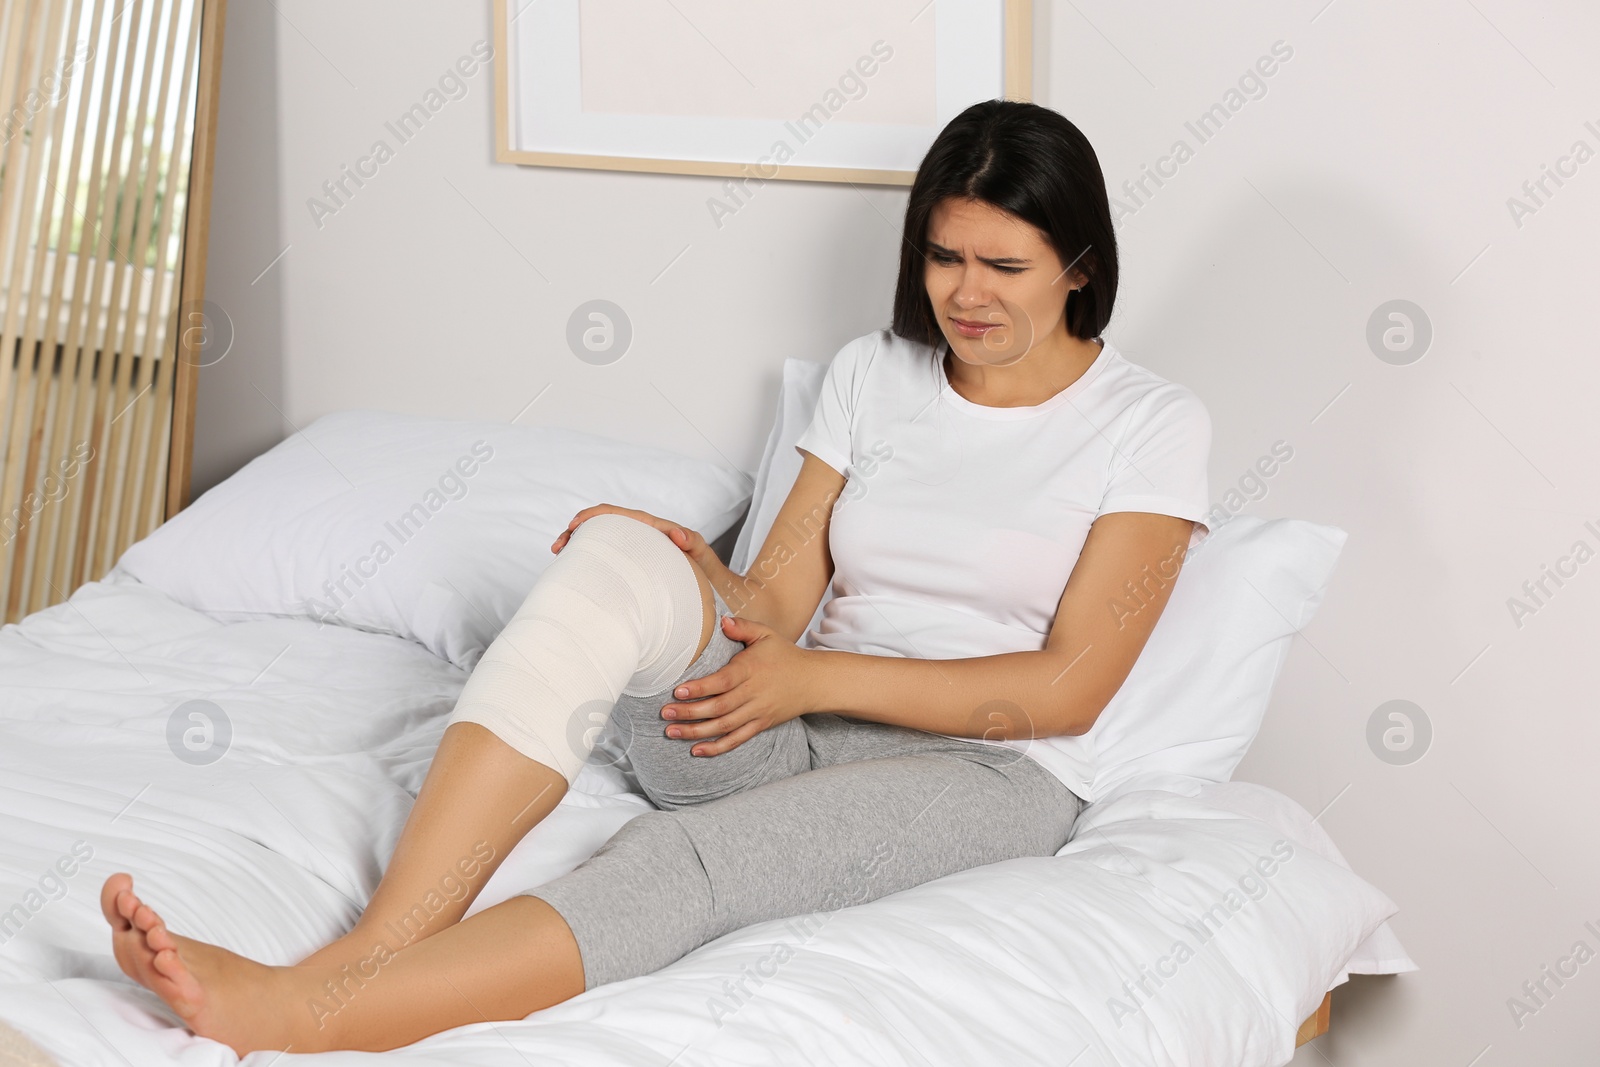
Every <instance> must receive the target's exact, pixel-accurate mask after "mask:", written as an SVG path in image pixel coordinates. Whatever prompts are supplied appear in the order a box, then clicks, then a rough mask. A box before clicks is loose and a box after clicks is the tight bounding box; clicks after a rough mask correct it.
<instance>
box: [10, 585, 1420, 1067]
mask: <svg viewBox="0 0 1600 1067" xmlns="http://www.w3.org/2000/svg"><path fill="white" fill-rule="evenodd" d="M465 677H466V675H465V672H463V671H462V670H460V669H458V668H456V667H454V666H451V665H450V664H448V663H446V662H445V661H443V660H441V659H438V658H435V657H434V656H433V655H432V654H430V653H429V652H427V651H425V650H424V649H423V648H422V647H421V646H420V645H418V644H415V643H412V642H410V641H407V640H404V639H401V638H397V637H390V636H384V635H379V634H372V633H366V632H361V631H356V630H351V629H346V628H341V627H337V626H323V627H319V626H318V625H317V624H316V623H314V622H310V621H304V620H293V619H284V620H273V621H257V622H235V623H219V622H217V621H214V620H213V619H211V618H210V617H208V616H206V615H203V614H200V613H198V612H195V611H191V610H189V609H188V608H185V607H181V606H179V605H177V604H176V603H174V602H173V601H171V600H170V599H168V598H167V597H166V596H165V595H163V594H162V593H159V592H157V591H156V590H154V589H152V588H149V587H146V586H143V585H141V584H139V583H138V582H137V581H134V580H133V579H131V578H128V577H125V576H123V575H121V574H120V573H114V574H113V575H112V577H111V578H109V579H107V580H106V581H103V582H93V583H90V584H88V585H86V586H84V587H83V588H82V589H80V590H79V591H78V592H77V593H76V594H74V596H73V597H72V599H71V601H70V602H69V603H67V604H62V605H58V606H56V607H53V608H50V609H47V610H45V611H42V612H39V613H37V614H35V615H33V616H30V617H29V618H27V619H25V620H24V621H23V622H22V623H21V624H19V625H16V626H7V627H5V628H4V629H3V630H0V820H3V826H4V829H3V831H0V1022H4V1023H9V1024H10V1025H11V1026H12V1027H14V1028H16V1030H18V1031H20V1032H22V1033H23V1034H24V1035H26V1036H27V1037H29V1038H31V1039H32V1040H33V1041H34V1042H35V1043H36V1044H38V1045H39V1046H41V1047H42V1048H43V1049H45V1050H47V1051H48V1052H49V1053H50V1054H51V1055H53V1056H54V1057H55V1058H56V1059H57V1060H58V1061H59V1062H60V1063H61V1064H74V1065H76V1064H108V1065H111V1064H115V1065H133V1067H144V1065H146V1064H171V1063H183V1064H191V1065H196V1067H202V1065H212V1064H225V1063H231V1062H232V1061H234V1060H235V1058H236V1057H234V1055H233V1053H232V1052H230V1051H229V1050H228V1049H227V1048H226V1047H224V1046H222V1045H219V1044H216V1043H214V1042H211V1041H207V1040H204V1039H200V1038H196V1037H194V1036H192V1035H190V1034H189V1033H188V1032H187V1031H186V1030H184V1029H182V1028H181V1026H179V1025H177V1020H176V1018H175V1017H174V1016H172V1015H170V1014H169V1013H168V1012H167V1011H166V1009H165V1008H164V1006H163V1005H162V1004H161V1002H160V1001H159V1000H158V999H157V998H156V997H154V996H153V995H151V994H149V993H147V992H146V991H144V990H143V989H140V988H139V987H138V986H136V985H134V984H133V983H131V982H130V981H128V980H127V979H125V978H124V977H123V975H122V974H121V972H120V971H119V970H118V969H117V966H116V964H115V962H114V961H113V959H112V957H111V953H110V939H109V936H108V932H107V927H106V925H105V923H104V921H103V920H102V918H101V917H100V913H99V906H98V892H99V888H100V884H101V882H102V881H103V880H104V879H105V878H106V876H107V875H109V874H110V873H112V872H113V871H117V870H126V871H130V872H132V873H133V874H134V876H135V878H136V879H137V883H138V886H139V889H140V892H141V894H142V895H144V896H145V897H146V899H148V900H149V901H150V902H152V903H153V904H154V905H155V906H156V907H157V908H158V909H159V910H160V911H161V912H162V914H163V916H164V917H165V918H166V920H167V922H168V924H169V925H170V926H171V927H172V928H173V929H174V930H176V931H178V932H179V933H183V934H187V935H189V936H192V937H198V938H202V939H205V940H208V941H214V942H217V943H219V944H222V945H224V946H226V947H228V948H230V949H232V950H234V951H236V952H240V953H243V954H244V955H246V956H250V957H252V958H255V959H259V960H263V961H266V962H271V963H289V962H293V961H295V960H297V959H299V958H301V957H302V956H304V955H305V954H307V953H309V952H310V951H311V950H312V949H314V948H316V947H317V946H319V945H321V944H323V943H325V942H326V941H327V940H329V939H331V938H333V937H334V936H336V935H337V934H339V933H340V932H342V931H343V930H344V929H346V928H347V927H348V926H349V925H350V924H351V923H352V922H353V921H354V920H355V918H356V916H357V914H358V913H359V911H360V907H361V904H362V902H364V901H365V900H366V899H367V897H368V896H369V895H370V894H371V892H372V890H373V888H374V887H375V886H376V885H377V882H378V878H379V875H380V873H381V871H382V869H383V864H384V862H385V860H386V859H387V857H388V855H389V853H390V851H391V850H392V848H393V846H394V843H395V840H396V838H397V836H398V834H399V831H400V828H401V826H402V824H403V822H404V819H405V816H406V813H407V811H408V810H409V807H410V804H411V799H412V795H413V794H414V793H415V791H416V789H417V788H418V787H419V786H420V784H421V782H422V778H423V775H424V773H425V772H426V769H427V765H428V761H429V759H430V758H431V756H432V753H433V750H434V748H435V746H436V745H437V743H438V739H439V734H440V732H441V731H442V729H443V725H444V718H445V716H446V714H447V713H448V711H449V710H450V708H451V707H452V706H453V703H454V699H455V695H456V693H457V692H458V691H459V689H460V687H461V685H462V683H463V681H464V680H465ZM192 701H207V702H209V704H201V705H193V704H190V702H192ZM185 705H189V706H188V707H187V708H184V706H185ZM210 706H215V707H216V708H220V709H221V710H222V713H223V714H224V715H225V716H226V718H227V725H226V728H223V727H222V723H221V721H220V717H219V716H216V715H215V714H211V715H210V718H211V719H213V720H214V721H213V723H212V727H211V731H212V732H211V733H210V735H209V737H208V736H207V735H206V734H205V732H204V730H203V729H202V726H201V725H197V724H200V723H201V720H195V719H191V718H189V717H188V714H187V713H188V711H191V710H195V709H196V708H199V709H201V710H205V709H207V708H209V707H210ZM180 708H184V710H183V711H181V712H180V713H179V715H178V717H177V720H176V724H175V725H174V723H173V720H174V712H175V711H178V709H180ZM196 730H199V731H200V732H199V733H195V732H194V731H196ZM225 735H226V736H225ZM207 744H209V745H211V746H213V747H212V748H211V749H209V750H208V749H206V747H205V746H206V745H207ZM224 744H225V747H226V752H225V754H224V755H222V757H221V758H220V759H217V760H215V761H214V762H211V763H208V764H207V763H201V762H197V761H198V760H200V759H203V758H204V757H205V755H206V754H207V753H208V752H215V751H220V750H221V748H222V747H223V746H224ZM180 754H182V755H183V756H184V757H185V758H180ZM1165 784H1166V785H1168V786H1170V787H1171V788H1169V789H1163V790H1156V789H1150V788H1145V789H1141V790H1139V791H1132V792H1128V791H1125V792H1122V793H1120V794H1119V795H1117V796H1114V797H1111V798H1108V799H1106V800H1103V801H1101V802H1100V803H1097V804H1095V805H1094V806H1092V807H1091V808H1090V809H1089V810H1088V811H1087V812H1085V814H1084V815H1083V817H1082V819H1081V820H1080V823H1079V827H1078V830H1077V832H1076V834H1075V836H1074V838H1073V840H1072V842H1071V843H1069V844H1068V845H1067V846H1066V848H1064V849H1063V850H1062V852H1061V854H1060V855H1058V856H1056V857H1053V858H1047V859H1025V860H1016V861H1011V862H1007V863H1001V864H995V865H993V866H989V867H984V868H979V869H976V870H972V871H967V872H964V873H962V874H958V875H954V876H951V877H948V878H943V879H939V880H937V881H935V882H931V883H928V884H926V885H923V886H919V887H917V888H915V889H912V890H908V891H906V892H903V893H898V894H895V895H893V896H890V897H886V898H883V899H881V900H878V901H875V902H873V903H870V904H866V905H862V906H859V907H854V908H848V909H845V910H843V911H839V912H832V913H821V914H817V915H812V916H806V917H802V918H800V919H792V920H783V921H775V922H770V923H763V924H759V925H757V926H752V927H749V928H747V929H744V930H741V931H737V932H735V933H734V934H731V935H729V936H727V937H724V938H722V939H720V940H718V941H715V942H713V943H711V944H709V945H706V946H704V947H702V948H701V949H699V950H697V951H696V952H693V953H691V954H690V955H689V956H687V957H685V958H684V959H682V960H680V961H678V962H677V963H675V964H673V965H671V966H669V967H667V968H665V969H664V970H662V971H660V972H658V973H656V974H653V975H649V976H646V977H643V978H639V979H634V980H632V981H627V982H621V983H618V984H615V985H611V986H606V987H602V988H600V989H596V990H594V991H592V992H590V993H588V994H585V995H583V996H580V997H577V998H575V999H574V1000H571V1001H568V1002H567V1003H565V1004H561V1005H558V1006H556V1007H554V1008H551V1009H548V1010H546V1011H543V1012H539V1013H537V1014H535V1015H534V1016H531V1017H530V1018H528V1019H525V1020H522V1021H520V1022H514V1023H496V1024H482V1025H474V1026H466V1027H462V1028H460V1029H457V1030H452V1031H449V1032H447V1033H444V1034H439V1035H436V1036H434V1037H432V1038H429V1039H427V1040H424V1041H421V1042H418V1043H417V1044H415V1045H412V1046H409V1047H407V1048H405V1049H401V1050H397V1051H395V1052H392V1053H385V1054H384V1055H385V1056H387V1057H388V1058H390V1059H392V1060H394V1061H395V1062H397V1063H399V1062H407V1063H416V1064H440V1065H443V1064H486V1065H495V1067H520V1065H524V1064H541V1065H542V1064H567V1063H570V1064H586V1065H587V1064H616V1065H630V1067H632V1065H638V1067H644V1065H650V1067H665V1065H667V1064H669V1063H671V1064H678V1065H684V1067H688V1065H693V1064H758V1063H759V1064H766V1063H773V1062H780V1063H827V1064H838V1065H845V1064H871V1065H881V1064H902V1063H904V1064H952V1065H954V1064H961V1065H967V1064H982V1063H1000V1062H1006V1063H1052V1064H1059V1065H1066V1064H1072V1065H1074V1067H1092V1065H1097V1064H1141V1065H1142V1064H1207V1065H1218V1064H1228V1065H1235V1064H1237V1065H1240V1067H1252V1065H1258V1064H1261V1065H1269V1064H1283V1063H1286V1062H1288V1061H1289V1059H1290V1058H1291V1057H1292V1055H1293V1051H1294V1034H1295V1030H1296V1028H1297V1026H1298V1024H1299V1023H1300V1021H1301V1019H1302V1018H1304V1017H1305V1016H1306V1015H1308V1014H1310V1013H1311V1011H1312V1010H1313V1009H1314V1008H1315V1007H1316V1005H1317V1004H1318V1003H1319V1002H1320V1001H1321V999H1322V996H1323V993H1324V992H1325V991H1326V990H1327V989H1328V988H1330V987H1331V986H1332V985H1335V984H1338V983H1339V982H1341V981H1343V980H1344V978H1345V977H1346V974H1347V973H1348V972H1352V971H1367V972H1387V971H1399V970H1410V969H1412V967H1413V964H1412V963H1411V961H1410V960H1408V959H1407V958H1406V956H1405V953H1404V951H1403V950H1402V949H1401V947H1400V945H1399V943H1398V942H1397V941H1396V940H1395V938H1394V937H1393V935H1392V934H1391V933H1390V932H1389V929H1388V927H1387V925H1385V924H1384V920H1385V919H1386V918H1387V917H1388V916H1389V915H1391V914H1393V912H1394V911H1395V907H1394V905H1393V904H1392V903H1391V902H1390V901H1389V900H1388V899H1387V898H1385V897H1384V896H1383V895H1382V894H1381V893H1379V892H1378V891H1377V890H1376V889H1374V888H1373V887H1372V886H1370V885H1368V884H1367V883H1366V882H1364V881H1362V880H1361V879H1360V878H1358V877H1357V876H1356V875H1354V874H1353V873H1351V872H1350V870H1349V869H1348V867H1347V866H1346V865H1345V863H1344V861H1343V859H1342V858H1340V857H1339V855H1338V852H1337V850H1335V849H1334V848H1333V845H1332V843H1331V842H1330V841H1329V840H1328V839H1327V837H1326V835H1325V834H1323V833H1322V831H1321V829H1320V828H1319V827H1317V826H1316V825H1315V824H1314V823H1312V821H1311V820H1310V818H1309V817H1308V816H1307V815H1306V813H1305V812H1304V811H1303V810H1302V809H1301V808H1300V807H1299V806H1298V805H1296V804H1294V803H1293V802H1292V801H1290V800H1288V799H1287V798H1286V797H1283V796H1282V795H1281V794H1278V793H1275V792H1273V791H1271V790H1268V789H1264V788H1261V787H1259V786H1251V785H1245V784H1239V783H1234V784H1227V785H1207V786H1203V787H1202V786H1200V785H1199V784H1198V783H1195V784H1189V785H1185V784H1184V783H1182V782H1177V781H1173V782H1168V783H1165ZM577 785H578V788H577V789H575V790H574V791H573V792H571V793H569V794H568V796H567V798H566V799H565V800H564V801H563V803H562V804H561V806H560V807H559V808H558V809H557V811H556V812H555V813H554V814H553V815H552V816H551V817H550V818H549V819H547V820H546V821H545V823H544V824H542V825H541V826H540V827H539V828H538V829H537V830H536V831H535V832H534V833H533V834H531V835H530V836H529V837H528V838H527V839H526V840H525V841H524V842H523V843H522V845H520V846H519V847H518V849H517V850H516V851H515V852H514V853H513V854H512V856H511V857H510V858H509V859H508V861H507V862H506V864H505V866H504V867H503V868H502V869H501V870H500V871H499V872H498V873H497V874H496V876H495V878H494V880H493V881H492V882H491V883H490V885H489V887H488V889H487V890H486V891H485V894H484V897H483V898H482V899H481V900H480V901H479V902H478V904H477V907H480V908H481V907H483V906H487V905H488V904H491V903H493V902H494V901H497V900H500V899H504V898H505V897H507V896H510V895H512V894H514V893H516V892H518V891H519V890H520V889H522V888H526V887H528V886H532V885H536V884H538V883H540V882H542V881H545V880H547V879H549V878H551V877H553V876H555V875H556V874H559V873H561V872H562V871H565V870H567V869H570V868H571V867H572V866H574V865H576V864H577V863H578V862H580V861H581V860H582V859H583V857H584V856H586V855H588V854H589V853H590V852H592V851H593V850H594V848H596V847H597V846H598V845H599V844H600V843H601V842H602V841H604V840H605V838H606V837H608V836H609V835H610V834H611V833H612V832H613V831H614V830H615V829H616V828H617V827H618V826H620V825H621V824H622V823H623V822H625V821H626V820H627V819H629V818H631V817H632V816H633V815H635V814H637V813H639V812H640V811H643V810H645V809H646V803H645V802H644V801H643V800H642V799H641V798H639V797H638V796H635V795H633V794H629V793H627V792H625V791H623V786H624V782H623V779H621V778H620V776H615V775H613V776H610V777H608V776H607V774H605V773H602V772H601V771H600V770H599V769H598V768H596V767H594V766H591V767H589V768H586V769H585V771H584V776H583V777H582V778H580V779H579V781H578V783H577ZM1186 793H1187V794H1191V795H1185V794H1186ZM68 872H70V873H68ZM369 1055H370V1054H359V1053H331V1054H325V1055H323V1056H322V1057H321V1061H322V1062H325V1063H327V1064H338V1063H346V1062H348V1063H350V1064H355V1063H358V1062H362V1063H365V1062H368V1058H367V1057H368V1056H369ZM299 1058H301V1057H298V1056H295V1055H294V1054H292V1053H291V1054H289V1055H282V1056H280V1055H278V1054H260V1053H258V1054H256V1055H254V1056H251V1057H247V1062H248V1063H250V1064H254V1065H260V1067H265V1065H266V1064H268V1063H276V1064H281V1065H284V1067H287V1065H288V1064H289V1063H291V1061H294V1060H297V1059H299Z"/></svg>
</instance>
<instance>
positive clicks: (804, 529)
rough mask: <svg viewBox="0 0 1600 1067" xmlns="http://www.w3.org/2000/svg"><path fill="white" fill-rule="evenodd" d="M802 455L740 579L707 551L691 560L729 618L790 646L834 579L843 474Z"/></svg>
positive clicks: (809, 456) (815, 610) (803, 453)
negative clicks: (832, 526)
mask: <svg viewBox="0 0 1600 1067" xmlns="http://www.w3.org/2000/svg"><path fill="white" fill-rule="evenodd" d="M802 455H803V456H804V462H803V463H802V464H801V467H800V473H799V475H797V476H796V478H795V480H794V485H793V486H792V487H791V488H790V489H789V495H788V496H787V497H785V498H784V501H783V507H781V508H779V509H778V516H777V518H775V519H774V520H773V522H772V529H771V530H770V531H769V532H768V533H767V539H766V541H765V542H764V543H763V544H762V546H761V551H760V552H759V553H758V554H757V555H756V557H755V558H754V559H753V560H751V562H750V567H749V570H748V571H747V572H746V573H745V574H742V575H741V574H735V573H734V572H733V571H732V570H731V569H729V568H728V567H727V565H725V564H724V563H723V562H722V561H721V560H720V559H718V558H717V556H716V553H714V552H711V551H709V550H708V551H706V552H704V553H701V554H698V555H696V556H695V557H694V561H695V562H696V563H698V564H699V565H700V569H701V570H703V571H705V573H706V577H707V578H709V579H711V585H712V587H713V588H715V589H716V591H717V592H718V593H720V594H722V599H723V600H725V601H727V603H728V607H729V609H730V610H731V611H732V613H733V614H735V615H737V616H739V617H740V618H744V619H751V620H753V621H755V622H759V623H763V624H765V625H767V626H770V627H772V629H774V630H775V631H777V632H778V633H780V634H782V635H783V636H784V637H786V638H788V639H789V640H790V641H798V640H799V639H800V635H801V634H802V633H804V632H805V628H806V623H808V622H810V621H811V616H813V615H815V614H816V613H817V605H818V604H820V603H821V602H822V594H823V593H824V592H825V591H826V590H827V588H828V580H829V579H830V578H832V577H833V556H832V555H831V554H830V553H829V551H828V524H829V522H830V521H831V520H832V518H833V503H834V501H835V500H837V499H838V497H839V494H840V492H842V491H843V489H844V483H845V478H844V475H842V474H840V473H839V472H838V471H836V470H834V469H833V468H832V467H830V466H828V465H827V464H826V463H824V462H822V460H820V459H818V458H817V457H816V456H813V455H812V454H811V453H810V452H802ZM747 521H748V520H747Z"/></svg>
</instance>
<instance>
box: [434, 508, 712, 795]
mask: <svg viewBox="0 0 1600 1067" xmlns="http://www.w3.org/2000/svg"><path fill="white" fill-rule="evenodd" d="M705 614H706V613H705V604H704V602H703V601H702V600H701V593H700V580H699V578H698V577H697V575H696V574H695V567H694V564H693V563H691V562H690V561H689V559H688V557H687V556H685V555H684V554H683V550H682V549H680V548H678V546H677V545H675V544H674V543H673V542H672V539H671V538H670V537H668V536H667V535H666V534H664V533H662V532H661V531H660V530H657V529H656V528H655V527H653V526H650V525H649V524H647V523H644V522H641V521H639V520H637V519H631V518H629V517H627V516H626V515H615V514H604V515H596V516H595V517H594V518H592V519H588V520H586V521H584V522H583V523H581V524H580V525H579V526H578V528H577V529H576V530H574V531H573V532H572V536H571V538H569V539H568V541H567V544H566V546H565V547H564V548H562V550H561V552H560V554H559V555H557V556H556V558H555V561H554V562H552V563H551V564H550V566H549V567H547V568H545V570H544V572H543V573H542V574H540V575H539V578H538V580H537V581H536V582H535V583H534V586H533V589H532V590H531V591H530V592H529V593H528V596H527V599H526V600H524V601H523V602H522V606H521V607H520V608H518V609H517V612H516V614H515V615H513V616H512V617H511V621H510V622H508V623H507V624H506V628H505V629H504V630H502V631H501V632H500V635H499V636H498V637H496V638H495V639H494V642H493V643H492V644H490V645H489V648H488V649H487V650H486V651H485V652H484V654H483V658H482V659H480V660H479V661H478V665H477V666H476V667H475V668H473V671H472V674H471V676H469V677H468V678H467V683H466V685H465V686H464V687H463V688H462V690H461V696H460V697H459V698H458V699H457V701H456V706H455V710H454V711H453V712H452V713H451V715H450V722H451V723H457V722H475V723H478V724H479V725H480V726H483V727H485V728H486V729H488V730H490V731H491V732H492V733H494V735H495V736H496V737H498V738H500V740H502V741H504V742H505V743H506V744H508V745H510V746H511V747H512V748H514V749H516V750H517V751H518V752H520V753H522V754H523V755H524V756H527V757H528V758H529V759H532V760H537V761H538V762H540V763H543V764H544V765H545V766H547V767H550V768H552V769H554V770H555V771H557V772H558V773H559V774H560V775H561V776H562V777H563V778H565V779H566V780H567V784H569V785H570V784H571V783H572V782H573V780H574V779H575V778H577V775H578V771H579V770H580V769H581V768H582V767H583V764H584V762H585V761H586V760H587V759H588V757H589V752H590V751H591V750H592V749H593V747H594V742H595V740H596V739H597V738H598V736H599V733H600V731H599V729H597V727H598V726H599V725H602V724H603V723H604V716H605V715H609V714H610V709H611V707H612V705H614V704H615V703H616V701H617V698H618V697H619V696H621V695H622V694H623V693H627V694H629V695H631V696H644V695H647V694H650V693H655V692H659V691H660V690H662V689H665V688H666V687H667V686H669V685H671V684H672V682H673V681H675V680H676V679H677V678H678V677H679V676H680V675H682V674H683V672H684V671H685V670H687V669H688V667H689V665H690V664H691V663H692V662H694V654H695V649H696V647H697V646H698V645H699V643H700V632H701V630H702V628H703V626H704V622H705Z"/></svg>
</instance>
